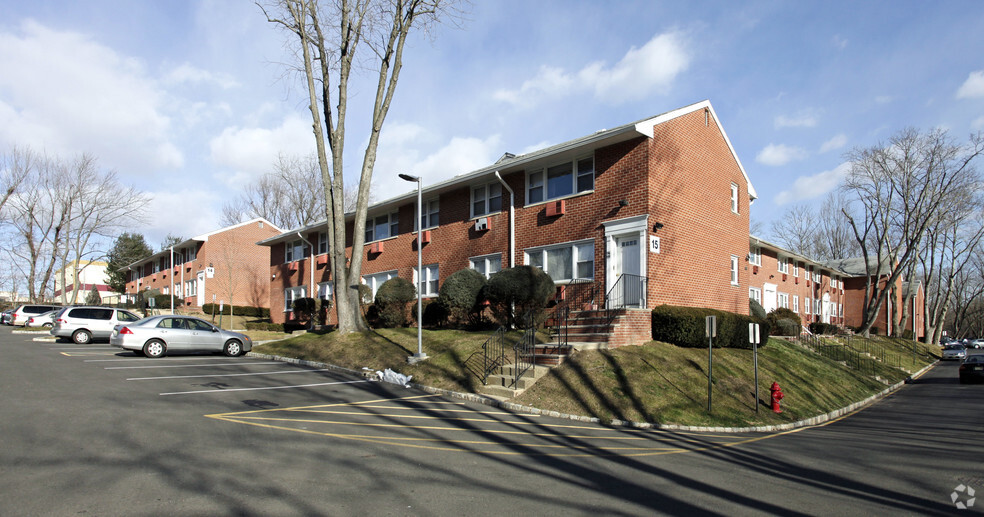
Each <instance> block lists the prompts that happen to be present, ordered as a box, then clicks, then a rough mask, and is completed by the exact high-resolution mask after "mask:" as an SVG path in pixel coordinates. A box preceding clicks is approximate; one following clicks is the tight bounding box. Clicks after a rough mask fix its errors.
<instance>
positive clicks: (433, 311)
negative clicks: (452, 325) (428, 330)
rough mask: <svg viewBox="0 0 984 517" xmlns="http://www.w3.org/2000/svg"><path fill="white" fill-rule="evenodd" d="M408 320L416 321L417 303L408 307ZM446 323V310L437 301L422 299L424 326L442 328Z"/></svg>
mask: <svg viewBox="0 0 984 517" xmlns="http://www.w3.org/2000/svg"><path fill="white" fill-rule="evenodd" d="M410 319H411V320H413V321H417V302H416V301H414V302H413V304H412V305H411V306H410ZM447 321H448V309H447V308H446V307H444V304H443V303H441V301H440V300H437V299H433V298H430V299H427V298H425V299H424V326H425V327H443V326H444V324H445V323H447Z"/></svg>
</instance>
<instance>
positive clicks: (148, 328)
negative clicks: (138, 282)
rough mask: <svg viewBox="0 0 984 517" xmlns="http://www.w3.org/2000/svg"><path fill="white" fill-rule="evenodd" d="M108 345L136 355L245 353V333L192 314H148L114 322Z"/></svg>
mask: <svg viewBox="0 0 984 517" xmlns="http://www.w3.org/2000/svg"><path fill="white" fill-rule="evenodd" d="M109 344H111V345H113V346H118V347H120V348H122V349H124V350H132V351H134V352H136V353H137V355H145V356H147V357H152V358H154V357H161V356H163V355H165V354H167V353H168V352H179V351H180V352H186V351H203V352H222V353H224V354H225V355H227V356H230V357H235V356H239V355H243V354H244V353H246V352H249V351H250V350H251V349H252V348H253V342H252V340H250V338H249V336H246V335H244V334H240V333H238V332H231V331H228V330H223V329H220V328H218V327H216V326H214V325H212V324H211V323H209V322H207V321H205V320H202V319H199V318H195V317H193V316H177V315H164V316H151V317H149V318H144V319H142V320H140V321H138V322H135V323H127V324H122V325H117V326H116V328H114V329H113V334H112V336H110V338H109Z"/></svg>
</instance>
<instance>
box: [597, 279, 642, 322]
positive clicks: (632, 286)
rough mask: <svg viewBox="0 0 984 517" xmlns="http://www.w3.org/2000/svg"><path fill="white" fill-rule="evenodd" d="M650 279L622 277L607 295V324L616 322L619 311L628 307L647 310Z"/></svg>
mask: <svg viewBox="0 0 984 517" xmlns="http://www.w3.org/2000/svg"><path fill="white" fill-rule="evenodd" d="M648 291H649V278H648V277H645V276H640V275H626V274H623V275H620V276H619V277H618V280H616V281H615V285H613V286H612V288H611V289H609V290H608V293H607V294H605V324H606V325H610V324H611V323H612V321H614V320H615V316H616V315H617V314H618V311H619V310H621V309H625V308H628V307H638V308H643V309H644V308H646V307H647V304H646V294H647V292H648Z"/></svg>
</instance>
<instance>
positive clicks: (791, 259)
mask: <svg viewBox="0 0 984 517" xmlns="http://www.w3.org/2000/svg"><path fill="white" fill-rule="evenodd" d="M749 241H750V242H749V253H748V257H747V261H746V264H745V265H744V268H745V269H746V270H747V271H748V276H749V288H748V297H749V298H751V299H753V300H756V301H757V302H759V303H761V304H762V307H763V308H764V309H765V310H766V312H769V311H771V310H773V309H776V308H779V307H783V308H787V309H790V310H792V311H793V312H795V313H797V314H799V316H800V318H801V320H802V322H803V325H804V326H807V325H809V324H810V323H813V322H823V323H831V324H834V325H840V326H847V327H858V326H860V325H861V321H862V308H863V303H864V298H865V283H866V281H867V271H866V268H865V264H864V259H861V258H851V259H845V260H838V261H832V262H829V263H820V262H817V261H815V260H813V259H810V258H808V257H804V256H802V255H798V254H796V253H793V252H791V251H788V250H786V249H783V248H781V247H779V246H777V245H775V244H772V243H770V242H767V241H765V240H763V239H761V238H758V237H755V236H750V237H749ZM887 274H888V273H887V272H886V271H884V270H883V271H880V272H879V275H878V276H879V277H880V280H879V285H880V286H881V287H884V285H885V282H886V281H887V278H886V277H887ZM908 289H914V290H915V296H914V297H913V299H912V307H910V315H911V317H910V320H909V323H908V324H907V325H906V327H907V329H908V330H912V332H913V335H914V336H916V337H917V338H921V337H922V336H923V335H924V328H923V318H924V307H925V296H924V293H923V290H922V285H921V284H920V283H919V282H904V281H903V280H902V279H901V278H900V279H899V280H898V281H897V283H896V289H895V290H894V292H893V293H892V295H891V296H889V299H888V302H887V303H886V304H885V305H884V306H882V308H881V310H880V312H879V314H878V317H877V318H876V320H875V324H874V328H875V329H876V330H877V333H880V334H886V335H891V333H892V328H891V326H890V325H888V321H889V319H888V318H889V314H894V313H895V311H900V309H899V307H900V306H901V304H902V303H904V302H903V300H904V299H905V297H904V294H905V292H907V290H908Z"/></svg>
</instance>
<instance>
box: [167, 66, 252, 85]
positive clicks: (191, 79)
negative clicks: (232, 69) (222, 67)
mask: <svg viewBox="0 0 984 517" xmlns="http://www.w3.org/2000/svg"><path fill="white" fill-rule="evenodd" d="M164 81H165V82H167V83H169V84H182V83H192V84H198V83H210V84H214V85H216V86H218V87H220V88H222V89H224V90H228V89H230V88H235V87H238V86H239V83H238V82H236V80H235V79H234V78H232V77H230V76H228V75H226V74H216V73H213V72H210V71H208V70H203V69H201V68H197V67H194V66H192V65H191V64H190V63H182V64H180V65H178V66H176V67H174V68H172V69H171V70H170V71H169V72H168V73H166V74H165V75H164Z"/></svg>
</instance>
